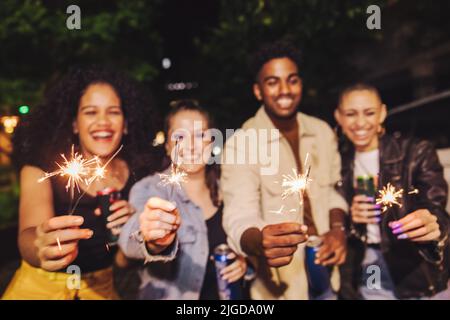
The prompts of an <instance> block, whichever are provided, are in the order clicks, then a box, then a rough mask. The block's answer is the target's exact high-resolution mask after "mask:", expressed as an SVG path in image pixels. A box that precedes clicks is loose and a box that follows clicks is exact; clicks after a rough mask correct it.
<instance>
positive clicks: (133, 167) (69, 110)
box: [3, 67, 156, 299]
mask: <svg viewBox="0 0 450 320" xmlns="http://www.w3.org/2000/svg"><path fill="white" fill-rule="evenodd" d="M153 120H154V115H153V110H152V105H151V102H149V101H148V100H147V99H146V98H145V97H143V96H142V95H140V94H139V93H138V92H137V90H136V85H135V84H134V83H133V82H131V81H130V80H129V79H127V78H126V77H125V76H124V75H122V74H120V73H117V72H114V71H111V70H108V69H106V68H103V67H89V68H84V69H83V68H76V69H74V70H72V71H70V72H69V73H68V75H67V76H65V77H64V78H63V79H62V80H61V81H60V82H58V83H57V84H56V85H55V86H53V88H52V89H51V90H49V91H48V92H47V93H46V94H45V99H44V103H43V105H42V106H40V108H37V109H36V112H35V113H34V114H32V115H30V118H29V119H27V120H26V121H24V123H23V125H22V126H21V127H20V128H19V129H18V131H17V134H16V136H15V138H14V146H15V151H14V160H15V164H16V165H17V166H18V169H19V170H20V186H21V194H20V207H19V236H18V244H19V249H20V253H21V256H22V263H21V266H20V268H19V269H18V270H17V272H16V274H15V276H14V278H13V280H12V281H11V283H10V284H9V287H8V288H7V290H6V292H5V294H4V296H3V299H114V298H116V297H117V295H116V293H115V290H114V286H113V274H112V265H113V261H114V258H116V259H117V258H118V257H120V251H119V252H117V249H115V248H114V247H113V248H109V247H108V246H107V245H106V237H107V232H109V231H111V232H113V234H116V235H117V234H119V233H120V226H122V225H123V224H125V222H126V221H127V220H128V218H129V217H130V216H131V215H132V214H133V213H134V212H135V209H134V208H133V207H132V206H131V205H130V204H129V202H128V201H127V198H128V191H129V189H130V187H131V185H132V184H133V183H134V181H136V180H137V179H139V178H140V177H141V175H142V174H148V173H149V172H152V165H154V164H156V162H155V161H154V159H155V158H154V153H155V151H154V149H153V148H152V146H151V141H152V138H153V137H154V132H153V128H154V126H153V124H152V121H153ZM72 145H74V147H75V151H76V152H78V153H79V154H81V155H83V157H84V158H85V159H90V158H92V157H94V156H97V157H99V159H100V160H101V162H102V163H106V162H107V161H108V160H109V159H110V158H111V156H112V155H113V154H114V153H115V152H116V151H117V150H118V149H119V148H120V146H121V145H123V149H122V150H121V151H120V152H119V154H118V155H117V156H116V157H115V158H114V159H113V160H112V161H111V162H110V163H109V164H108V165H107V167H106V172H105V178H104V179H100V180H98V181H94V182H93V183H92V184H91V185H90V186H89V187H87V186H86V185H83V184H82V185H81V186H80V188H81V190H79V192H80V193H78V192H77V190H76V189H75V197H74V198H75V199H77V198H78V197H79V196H80V194H81V193H83V192H85V194H84V196H83V197H82V198H81V201H80V202H79V204H78V205H77V207H76V209H75V210H74V213H73V214H69V209H68V208H70V207H71V205H72V200H73V199H71V198H70V196H69V193H68V192H66V190H65V183H66V181H65V178H64V177H59V176H57V177H53V178H51V179H46V180H44V181H43V182H41V183H38V180H39V178H41V177H43V176H44V173H45V172H51V171H53V170H55V169H57V166H56V165H55V161H57V162H61V160H62V158H61V156H60V154H64V155H66V156H70V152H71V147H72ZM143 168H145V171H143V170H142V169H143ZM106 187H111V188H114V189H116V190H118V191H119V192H120V194H121V195H122V198H121V200H118V201H116V202H114V203H113V204H112V205H111V206H110V211H111V212H112V214H111V215H110V216H109V218H108V221H109V222H108V223H107V224H106V225H105V222H104V220H103V218H102V217H101V216H100V215H101V214H100V210H99V209H98V208H97V207H98V202H97V197H96V193H97V192H98V191H100V190H102V189H104V188H106ZM69 266H75V267H72V268H68V267H69ZM74 270H79V271H80V272H81V279H80V281H78V282H77V281H76V280H77V279H76V277H74V274H72V273H73V272H74ZM71 272H72V273H71ZM74 280H75V281H74Z"/></svg>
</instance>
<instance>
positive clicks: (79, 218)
mask: <svg viewBox="0 0 450 320" xmlns="http://www.w3.org/2000/svg"><path fill="white" fill-rule="evenodd" d="M74 222H75V223H83V218H82V217H78V218H75V220H74Z"/></svg>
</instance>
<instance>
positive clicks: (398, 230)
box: [392, 228, 403, 234]
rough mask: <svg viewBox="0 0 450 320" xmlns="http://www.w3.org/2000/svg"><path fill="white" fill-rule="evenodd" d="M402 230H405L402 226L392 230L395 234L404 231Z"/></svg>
mask: <svg viewBox="0 0 450 320" xmlns="http://www.w3.org/2000/svg"><path fill="white" fill-rule="evenodd" d="M402 232H403V230H402V228H397V229H394V230H392V233H393V234H399V233H402Z"/></svg>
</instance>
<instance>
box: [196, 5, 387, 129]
mask: <svg viewBox="0 0 450 320" xmlns="http://www.w3.org/2000/svg"><path fill="white" fill-rule="evenodd" d="M386 2H387V1H374V0H368V1H365V0H363V1H352V0H340V1H321V0H302V1H295V0H286V1H276V0H247V1H229V0H222V1H221V10H220V17H219V23H218V26H217V27H216V28H215V29H214V30H212V32H211V33H210V35H209V37H207V38H205V39H199V38H197V39H196V40H195V41H196V45H197V46H198V48H199V51H200V55H199V59H200V60H201V63H202V64H203V65H206V66H207V68H205V69H206V70H205V71H206V72H204V73H203V74H202V76H203V77H204V78H203V79H202V80H203V81H201V83H202V85H203V87H204V88H203V91H202V92H203V93H204V98H205V100H206V101H207V102H208V103H209V104H212V105H215V106H217V108H215V111H217V113H218V115H217V116H218V118H219V119H220V120H221V122H222V123H224V125H231V126H233V125H234V126H236V125H239V124H240V123H242V122H243V121H244V120H245V119H247V118H248V117H249V116H251V115H252V114H253V113H254V112H255V110H256V108H257V107H258V106H257V104H256V103H257V102H256V101H255V99H254V98H253V96H252V91H251V85H252V83H251V80H252V79H253V75H251V74H248V71H247V70H248V67H247V63H248V61H249V60H248V59H249V53H251V52H253V51H254V50H255V48H257V47H258V46H259V45H260V44H262V43H265V42H269V41H273V40H276V39H281V38H284V39H289V40H290V41H292V42H293V43H294V44H296V45H297V46H298V47H299V48H300V49H301V50H302V52H303V57H304V65H303V69H302V70H300V72H301V73H302V75H303V78H304V95H303V100H304V101H303V103H302V106H301V108H302V110H306V112H312V113H314V114H315V115H320V116H321V117H323V118H326V117H330V115H331V113H330V107H331V106H330V105H324V103H326V102H329V99H328V101H327V99H324V95H329V94H330V91H332V90H333V89H335V88H336V84H337V82H339V83H342V82H343V81H345V80H346V78H348V77H350V76H351V75H352V72H353V71H354V70H352V67H351V63H350V61H348V59H347V57H348V56H349V54H350V53H351V51H352V49H353V48H352V46H351V45H349V44H352V43H353V44H356V43H357V44H364V43H370V42H376V41H380V40H381V36H382V34H381V32H379V31H376V30H375V31H372V30H368V29H367V27H366V20H367V17H368V16H369V15H368V14H367V13H366V9H367V7H368V6H369V5H372V4H377V5H379V6H380V7H381V8H383V7H384V6H385V5H386ZM391 2H392V1H391ZM205 87H206V88H205ZM219 97H220V98H219Z"/></svg>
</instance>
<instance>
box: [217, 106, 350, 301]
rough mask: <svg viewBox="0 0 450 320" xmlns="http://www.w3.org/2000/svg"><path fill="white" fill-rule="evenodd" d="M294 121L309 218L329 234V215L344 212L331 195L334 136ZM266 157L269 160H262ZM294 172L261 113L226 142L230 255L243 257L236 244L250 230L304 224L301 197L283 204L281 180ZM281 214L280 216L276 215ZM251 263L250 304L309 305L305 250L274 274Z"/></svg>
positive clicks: (301, 117) (284, 145)
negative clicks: (280, 301) (303, 301)
mask: <svg viewBox="0 0 450 320" xmlns="http://www.w3.org/2000/svg"><path fill="white" fill-rule="evenodd" d="M297 120H298V122H299V135H300V139H299V141H300V159H301V161H302V167H303V168H304V169H305V163H304V161H305V157H306V154H307V153H309V160H308V164H309V165H310V166H311V173H310V178H311V179H312V181H311V182H310V184H309V188H308V190H307V192H308V196H309V198H310V202H311V209H312V215H313V218H314V221H315V224H316V227H317V229H318V232H319V234H323V233H325V232H327V231H329V211H330V209H332V208H341V209H343V210H345V211H347V209H348V208H347V204H346V202H345V200H344V199H343V198H342V197H341V196H340V195H339V194H338V193H337V192H336V191H335V189H334V186H335V184H336V183H338V182H339V181H340V169H341V163H340V156H339V153H338V151H337V144H336V139H335V135H334V133H333V131H332V130H331V128H330V127H329V126H328V125H327V124H326V123H325V122H324V121H322V120H319V119H317V118H314V117H311V116H308V115H306V114H303V113H298V114H297ZM268 130H269V131H268ZM255 137H256V140H255ZM244 141H246V142H244ZM271 152H272V153H273V154H271ZM264 153H265V154H266V155H269V156H261V155H264ZM243 158H245V161H242V160H243ZM255 159H256V161H255ZM237 160H239V161H237ZM236 162H239V163H236ZM295 167H296V162H295V158H294V154H293V153H292V149H291V147H290V146H289V142H288V141H287V140H286V138H284V137H283V136H282V135H281V134H280V133H279V131H278V130H277V129H276V128H275V126H274V125H273V123H272V121H271V120H270V118H269V117H268V115H267V114H266V112H265V110H264V108H263V107H261V108H260V109H259V110H258V111H257V113H256V115H255V116H254V117H253V118H250V119H249V120H247V121H246V122H245V123H244V125H243V127H242V129H240V130H238V131H237V132H236V133H235V134H234V135H233V136H231V137H230V138H229V139H228V140H227V142H226V145H225V148H224V152H223V156H222V177H221V187H222V190H223V197H224V204H225V206H224V213H223V226H224V229H225V231H226V233H227V235H228V242H229V245H230V246H231V248H232V249H233V250H235V251H236V252H238V253H240V254H242V255H244V256H245V253H244V252H243V251H242V249H241V246H240V239H241V236H242V233H243V232H244V231H245V230H247V229H249V228H252V227H257V228H259V229H262V228H263V227H264V226H265V225H267V224H273V223H280V222H288V221H300V222H301V221H302V216H303V207H302V206H301V205H300V201H299V197H298V196H297V195H292V196H289V197H287V198H286V199H284V200H282V197H281V195H282V193H283V188H282V186H281V182H282V180H283V175H289V174H291V175H292V174H293V171H292V169H293V168H295ZM268 168H271V169H272V170H268ZM273 168H275V169H276V170H275V171H274V170H273ZM264 170H265V171H264ZM280 209H281V210H280ZM280 211H281V212H282V213H278V212H280ZM254 263H255V264H256V269H257V278H256V280H255V281H254V282H253V284H252V288H251V295H252V298H253V299H308V282H307V278H306V273H305V268H304V244H302V245H300V246H299V248H298V250H297V251H296V253H295V254H294V259H293V260H292V262H291V263H290V264H289V265H287V266H285V267H281V268H278V270H276V269H275V268H269V267H268V266H267V265H266V264H264V263H259V262H258V261H254ZM335 273H336V272H335ZM336 275H337V274H336ZM338 285H339V283H338V278H336V276H334V279H333V286H334V287H335V288H337V287H338Z"/></svg>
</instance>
